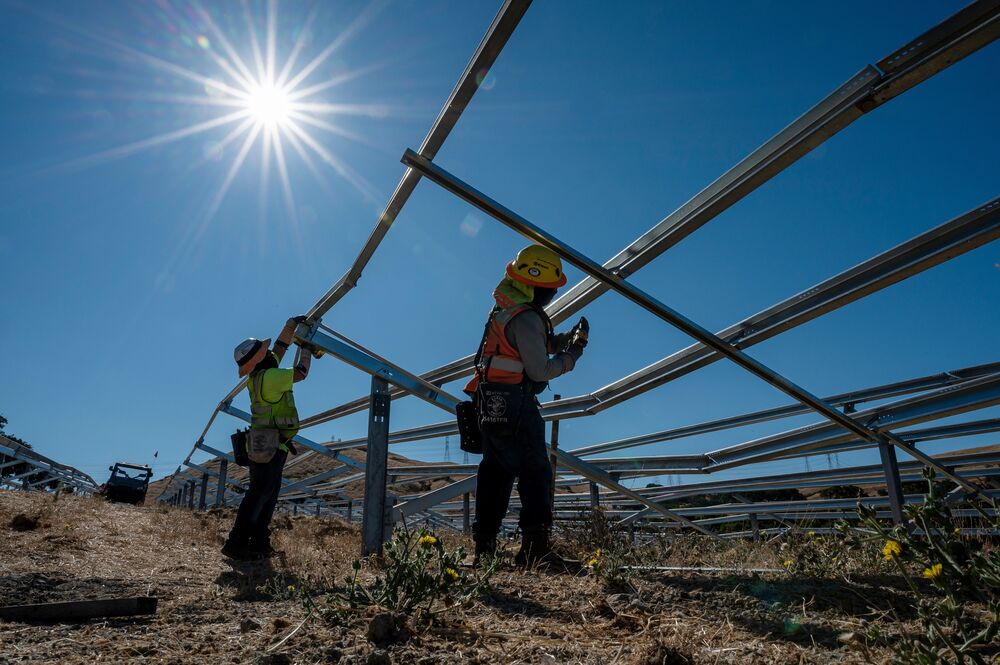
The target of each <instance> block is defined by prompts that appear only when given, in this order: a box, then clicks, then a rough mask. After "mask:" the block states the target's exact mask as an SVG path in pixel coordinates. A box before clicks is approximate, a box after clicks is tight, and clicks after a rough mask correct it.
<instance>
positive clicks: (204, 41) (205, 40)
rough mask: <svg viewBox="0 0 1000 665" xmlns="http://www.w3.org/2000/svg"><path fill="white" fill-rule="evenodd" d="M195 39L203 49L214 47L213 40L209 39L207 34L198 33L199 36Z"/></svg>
mask: <svg viewBox="0 0 1000 665" xmlns="http://www.w3.org/2000/svg"><path fill="white" fill-rule="evenodd" d="M195 41H196V42H198V46H200V47H202V48H203V49H206V50H207V49H210V48H212V42H210V41H208V37H206V36H205V35H198V38H197V39H196V40H195Z"/></svg>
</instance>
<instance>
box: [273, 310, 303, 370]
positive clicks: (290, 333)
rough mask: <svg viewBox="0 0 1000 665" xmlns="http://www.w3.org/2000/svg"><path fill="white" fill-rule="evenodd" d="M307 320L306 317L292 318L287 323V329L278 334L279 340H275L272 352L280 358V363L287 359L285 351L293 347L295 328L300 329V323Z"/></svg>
mask: <svg viewBox="0 0 1000 665" xmlns="http://www.w3.org/2000/svg"><path fill="white" fill-rule="evenodd" d="M305 320H306V317H304V316H293V317H292V318H290V319H288V320H287V321H285V327H284V328H282V329H281V332H280V333H279V334H278V338H277V339H275V340H274V345H273V348H272V349H271V351H273V352H274V355H276V356H278V362H279V363H280V362H281V359H282V358H284V357H285V351H287V350H288V347H289V346H291V345H292V339H293V338H294V336H295V328H296V327H298V325H299V324H300V323H302V322H303V321H305Z"/></svg>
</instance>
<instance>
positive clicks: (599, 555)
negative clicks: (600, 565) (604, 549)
mask: <svg viewBox="0 0 1000 665" xmlns="http://www.w3.org/2000/svg"><path fill="white" fill-rule="evenodd" d="M594 556H596V557H597V558H598V559H600V558H601V548H600V547H598V548H597V554H595V555H594Z"/></svg>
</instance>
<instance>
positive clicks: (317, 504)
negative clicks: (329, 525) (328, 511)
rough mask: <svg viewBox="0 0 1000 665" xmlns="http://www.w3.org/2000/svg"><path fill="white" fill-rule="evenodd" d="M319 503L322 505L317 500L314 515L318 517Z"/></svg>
mask: <svg viewBox="0 0 1000 665" xmlns="http://www.w3.org/2000/svg"><path fill="white" fill-rule="evenodd" d="M321 505H322V503H321V502H319V501H317V502H316V517H319V508H320V506H321Z"/></svg>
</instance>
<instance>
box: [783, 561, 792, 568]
mask: <svg viewBox="0 0 1000 665" xmlns="http://www.w3.org/2000/svg"><path fill="white" fill-rule="evenodd" d="M792 563H793V561H792V560H791V559H789V560H788V561H785V562H784V563H782V564H781V565H783V566H784V567H785V568H788V567H789V566H791V565H792Z"/></svg>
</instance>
